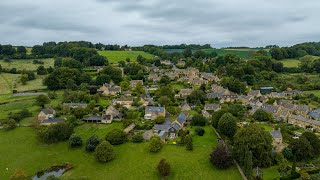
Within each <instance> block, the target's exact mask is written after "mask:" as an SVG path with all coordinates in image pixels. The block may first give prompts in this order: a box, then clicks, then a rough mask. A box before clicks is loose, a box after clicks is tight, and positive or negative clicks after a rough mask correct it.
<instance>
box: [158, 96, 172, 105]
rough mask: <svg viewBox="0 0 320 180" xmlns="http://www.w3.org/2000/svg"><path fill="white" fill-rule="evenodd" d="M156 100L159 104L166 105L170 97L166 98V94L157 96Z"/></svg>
mask: <svg viewBox="0 0 320 180" xmlns="http://www.w3.org/2000/svg"><path fill="white" fill-rule="evenodd" d="M158 102H159V104H160V105H161V106H165V107H167V106H169V103H170V98H168V96H161V97H159V99H158Z"/></svg>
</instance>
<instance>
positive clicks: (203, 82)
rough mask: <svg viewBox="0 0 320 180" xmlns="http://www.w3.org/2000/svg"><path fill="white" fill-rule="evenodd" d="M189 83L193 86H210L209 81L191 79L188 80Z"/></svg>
mask: <svg viewBox="0 0 320 180" xmlns="http://www.w3.org/2000/svg"><path fill="white" fill-rule="evenodd" d="M188 83H189V84H191V85H193V86H201V85H202V84H208V81H207V80H204V79H202V78H198V77H196V78H191V79H190V78H189V79H188Z"/></svg>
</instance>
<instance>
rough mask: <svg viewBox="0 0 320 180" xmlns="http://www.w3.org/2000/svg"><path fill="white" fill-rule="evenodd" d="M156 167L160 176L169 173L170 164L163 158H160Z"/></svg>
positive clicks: (165, 175)
mask: <svg viewBox="0 0 320 180" xmlns="http://www.w3.org/2000/svg"><path fill="white" fill-rule="evenodd" d="M157 169H158V172H159V174H160V176H161V177H167V176H169V175H170V164H169V163H168V162H167V161H166V160H165V159H161V160H160V162H159V164H158V166H157Z"/></svg>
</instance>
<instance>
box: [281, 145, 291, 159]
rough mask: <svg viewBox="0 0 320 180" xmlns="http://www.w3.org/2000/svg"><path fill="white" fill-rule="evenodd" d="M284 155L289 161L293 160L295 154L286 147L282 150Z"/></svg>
mask: <svg viewBox="0 0 320 180" xmlns="http://www.w3.org/2000/svg"><path fill="white" fill-rule="evenodd" d="M282 155H283V156H284V157H285V158H286V159H288V160H291V159H292V158H293V153H292V149H290V148H288V147H285V148H284V149H283V150H282Z"/></svg>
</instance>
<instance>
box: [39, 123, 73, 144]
mask: <svg viewBox="0 0 320 180" xmlns="http://www.w3.org/2000/svg"><path fill="white" fill-rule="evenodd" d="M72 133H73V128H72V127H71V126H70V125H69V124H67V123H58V124H53V125H50V126H48V127H42V128H40V129H39V130H38V133H37V135H38V138H39V140H41V141H42V142H44V143H48V144H49V143H55V142H59V141H65V140H68V139H69V138H70V136H71V134H72Z"/></svg>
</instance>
